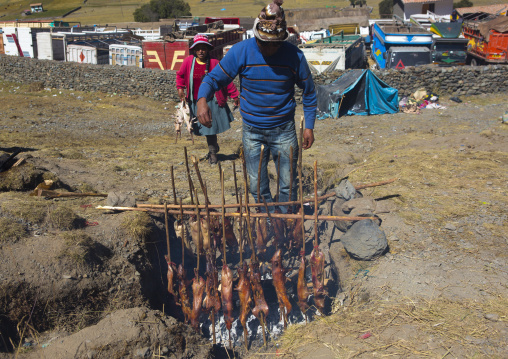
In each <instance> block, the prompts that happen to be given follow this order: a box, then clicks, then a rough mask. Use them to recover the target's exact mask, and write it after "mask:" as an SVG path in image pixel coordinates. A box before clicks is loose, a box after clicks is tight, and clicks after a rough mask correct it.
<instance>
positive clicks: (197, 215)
mask: <svg viewBox="0 0 508 359" xmlns="http://www.w3.org/2000/svg"><path fill="white" fill-rule="evenodd" d="M194 191H195V195H196V202H197V198H198V191H197V190H196V189H194ZM196 221H197V222H198V262H197V264H196V270H197V271H198V272H199V257H201V217H200V216H199V207H198V205H197V203H196Z"/></svg>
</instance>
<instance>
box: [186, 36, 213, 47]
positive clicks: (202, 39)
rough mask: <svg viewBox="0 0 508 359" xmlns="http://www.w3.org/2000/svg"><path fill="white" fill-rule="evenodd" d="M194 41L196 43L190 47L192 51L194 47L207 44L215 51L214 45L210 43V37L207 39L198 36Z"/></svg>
mask: <svg viewBox="0 0 508 359" xmlns="http://www.w3.org/2000/svg"><path fill="white" fill-rule="evenodd" d="M193 41H194V43H193V44H192V46H191V47H190V48H191V49H192V48H193V47H194V46H196V45H199V44H206V45H208V46H210V47H211V48H212V49H213V45H212V44H210V41H208V37H206V36H205V35H200V34H197V35H196V36H194V40H193Z"/></svg>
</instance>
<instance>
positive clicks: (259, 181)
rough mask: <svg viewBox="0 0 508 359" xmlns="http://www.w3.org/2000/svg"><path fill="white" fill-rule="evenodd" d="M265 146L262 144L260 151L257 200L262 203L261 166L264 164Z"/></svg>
mask: <svg viewBox="0 0 508 359" xmlns="http://www.w3.org/2000/svg"><path fill="white" fill-rule="evenodd" d="M264 150H265V146H264V145H261V152H260V153H259V165H258V193H257V197H258V198H257V202H258V203H261V190H260V188H261V167H262V165H263V154H264Z"/></svg>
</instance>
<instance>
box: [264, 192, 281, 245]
mask: <svg viewBox="0 0 508 359" xmlns="http://www.w3.org/2000/svg"><path fill="white" fill-rule="evenodd" d="M261 199H263V204H264V205H265V209H266V214H267V215H268V219H269V220H270V222H271V223H272V224H274V222H273V218H272V215H271V213H270V211H269V210H268V206H267V205H266V200H265V196H261ZM279 240H280V238H277V241H276V242H277V243H278V242H279ZM277 249H278V248H277Z"/></svg>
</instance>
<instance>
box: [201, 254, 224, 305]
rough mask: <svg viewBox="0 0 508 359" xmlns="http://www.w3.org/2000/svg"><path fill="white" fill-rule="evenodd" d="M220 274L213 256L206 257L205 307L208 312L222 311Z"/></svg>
mask: <svg viewBox="0 0 508 359" xmlns="http://www.w3.org/2000/svg"><path fill="white" fill-rule="evenodd" d="M217 288H219V274H218V273H217V268H216V267H215V263H214V260H213V257H212V255H211V254H207V256H206V288H205V293H206V295H205V299H204V301H203V306H204V308H205V310H206V311H207V312H211V311H212V310H213V311H214V312H215V313H217V312H218V311H219V310H220V307H221V305H220V298H219V292H218V290H217Z"/></svg>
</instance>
